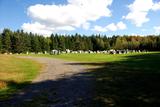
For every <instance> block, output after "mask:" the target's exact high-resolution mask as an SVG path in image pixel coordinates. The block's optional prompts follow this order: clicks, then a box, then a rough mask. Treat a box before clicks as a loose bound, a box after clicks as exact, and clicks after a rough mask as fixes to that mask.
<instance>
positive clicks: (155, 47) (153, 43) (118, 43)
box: [0, 29, 160, 53]
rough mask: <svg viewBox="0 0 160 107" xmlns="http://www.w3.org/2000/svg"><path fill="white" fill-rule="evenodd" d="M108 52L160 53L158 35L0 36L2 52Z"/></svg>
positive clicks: (4, 32) (14, 33) (10, 33)
mask: <svg viewBox="0 0 160 107" xmlns="http://www.w3.org/2000/svg"><path fill="white" fill-rule="evenodd" d="M54 49H57V50H61V51H64V50H66V49H70V50H84V51H87V50H93V51H97V50H108V49H130V50H148V51H159V50H160V35H159V36H158V35H157V36H155V35H148V36H144V37H143V36H129V35H124V36H115V35H114V36H112V37H107V35H91V36H88V35H80V34H77V33H76V34H75V35H58V34H51V36H50V37H44V36H42V35H38V34H33V33H26V32H23V30H21V31H20V30H17V31H15V32H12V31H11V30H9V29H4V30H3V32H2V33H1V34H0V50H1V51H2V52H3V53H5V52H7V53H9V52H12V53H26V52H35V53H38V52H42V53H44V52H49V51H50V50H54Z"/></svg>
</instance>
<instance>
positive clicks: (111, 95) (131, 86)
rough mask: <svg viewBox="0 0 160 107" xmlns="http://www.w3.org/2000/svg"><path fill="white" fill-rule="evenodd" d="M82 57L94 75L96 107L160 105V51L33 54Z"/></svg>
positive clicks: (79, 58)
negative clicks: (111, 53)
mask: <svg viewBox="0 0 160 107" xmlns="http://www.w3.org/2000/svg"><path fill="white" fill-rule="evenodd" d="M32 56H41V57H51V58H60V59H65V60H75V61H80V63H79V64H81V65H90V66H95V65H96V66H99V67H98V68H93V69H90V72H89V74H83V75H92V76H93V77H94V97H93V105H92V106H93V107H94V106H95V107H97V106H98V107H151V106H152V107H157V106H158V105H160V92H159V90H160V83H159V82H160V52H149V53H134V54H125V55H122V54H121V55H105V54H61V55H32Z"/></svg>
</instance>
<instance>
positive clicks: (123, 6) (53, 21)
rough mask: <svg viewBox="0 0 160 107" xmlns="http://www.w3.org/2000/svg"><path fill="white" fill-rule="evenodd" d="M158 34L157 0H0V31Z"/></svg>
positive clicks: (159, 30) (110, 34)
mask: <svg viewBox="0 0 160 107" xmlns="http://www.w3.org/2000/svg"><path fill="white" fill-rule="evenodd" d="M4 28H9V29H11V30H17V29H22V30H24V31H25V32H32V33H38V34H42V35H44V36H49V35H50V34H51V33H58V34H75V33H79V34H85V35H91V34H103V35H104V34H106V35H108V36H112V35H150V34H160V0H0V31H1V32H2V30H3V29H4Z"/></svg>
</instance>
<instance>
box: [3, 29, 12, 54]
mask: <svg viewBox="0 0 160 107" xmlns="http://www.w3.org/2000/svg"><path fill="white" fill-rule="evenodd" d="M11 35H12V32H11V31H10V30H9V29H4V30H3V33H2V44H3V45H2V49H3V52H10V51H11V39H10V37H11Z"/></svg>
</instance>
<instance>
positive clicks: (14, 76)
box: [0, 55, 41, 100]
mask: <svg viewBox="0 0 160 107" xmlns="http://www.w3.org/2000/svg"><path fill="white" fill-rule="evenodd" d="M40 69H41V65H40V64H38V63H37V62H35V61H32V60H28V59H22V58H16V57H14V56H12V55H0V100H4V99H7V98H9V97H10V96H11V95H12V94H13V93H15V92H17V91H18V90H19V89H21V88H23V87H24V86H25V85H27V84H29V83H30V82H31V80H32V79H33V78H35V77H36V75H37V74H38V72H39V71H40Z"/></svg>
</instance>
